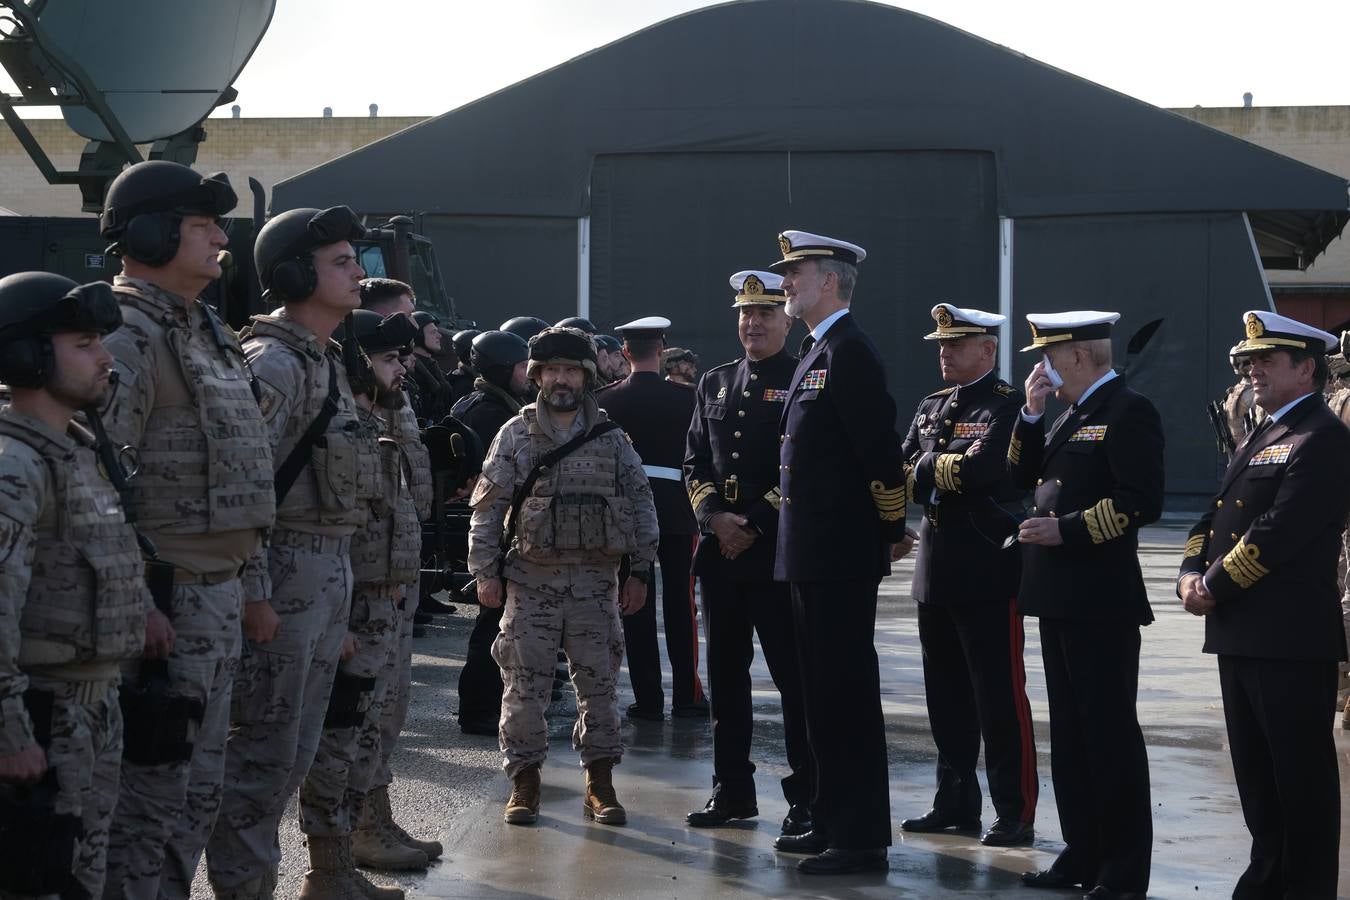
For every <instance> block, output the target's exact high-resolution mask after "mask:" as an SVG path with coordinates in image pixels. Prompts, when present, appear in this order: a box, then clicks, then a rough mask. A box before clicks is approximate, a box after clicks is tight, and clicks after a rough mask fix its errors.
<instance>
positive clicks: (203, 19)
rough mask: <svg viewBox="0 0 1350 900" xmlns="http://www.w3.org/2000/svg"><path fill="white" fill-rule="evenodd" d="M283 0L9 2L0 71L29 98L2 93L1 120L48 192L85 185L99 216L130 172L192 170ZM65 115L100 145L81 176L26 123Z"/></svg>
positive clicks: (89, 147) (0, 24)
mask: <svg viewBox="0 0 1350 900" xmlns="http://www.w3.org/2000/svg"><path fill="white" fill-rule="evenodd" d="M275 9H276V0H213V2H211V3H209V4H208V3H184V2H182V0H118V2H117V3H107V2H103V0H0V66H3V67H4V69H5V71H6V72H7V73H8V74H9V77H10V78H11V79H12V80H13V82H14V84H15V85H16V86H17V88H18V95H12V94H8V93H5V92H4V91H0V117H3V118H4V120H5V122H6V123H7V124H8V125H9V127H10V128H11V129H12V130H13V132H14V135H15V137H17V138H18V139H19V143H20V144H22V145H23V148H24V150H26V151H27V152H28V155H29V156H30V157H32V160H33V162H34V164H36V165H37V167H38V170H39V171H41V172H42V175H43V177H44V178H46V179H47V182H48V183H49V184H74V185H78V186H79V188H80V195H81V199H82V201H83V202H82V204H81V208H82V209H84V210H85V211H86V212H99V211H100V210H102V208H103V196H104V194H105V193H106V191H107V188H108V183H109V182H110V181H112V179H113V178H115V177H117V173H118V172H120V171H121V170H122V168H123V166H126V165H127V164H129V163H137V162H140V161H141V160H142V159H143V158H144V157H142V155H141V152H140V151H139V150H138V149H137V145H138V144H141V145H144V144H149V145H150V150H149V154H148V156H149V158H150V159H168V160H172V161H174V162H179V163H182V164H184V165H191V164H192V163H193V162H194V161H195V160H196V159H197V145H198V144H200V143H201V142H202V141H203V140H205V139H206V130H205V129H204V128H202V124H201V123H202V121H203V120H204V119H205V118H206V117H207V116H208V115H209V114H210V112H211V110H212V109H214V108H215V107H217V106H220V105H222V104H226V103H232V102H234V100H235V99H236V98H237V97H238V92H237V91H235V89H234V88H233V87H232V84H233V83H234V80H235V78H237V77H238V75H239V73H240V71H242V70H243V68H244V65H245V64H246V63H247V62H248V60H249V57H251V56H252V55H253V51H254V50H255V49H257V46H258V43H259V42H260V41H261V40H262V36H263V34H265V33H266V31H267V27H268V25H270V24H271V22H272V13H273V11H274V10H275ZM48 106H55V107H59V108H60V110H61V115H62V116H63V117H64V118H65V120H66V124H67V125H69V126H70V128H71V130H72V131H74V132H76V133H77V134H80V135H82V136H84V137H86V138H88V139H89V143H88V144H86V145H85V148H84V152H83V153H81V154H80V165H79V168H78V169H77V170H75V171H60V170H58V169H57V167H56V165H55V164H54V163H53V162H52V161H51V158H50V157H49V156H48V155H47V153H46V151H45V150H43V149H42V145H41V144H39V143H38V141H37V139H36V138H35V137H34V136H33V132H32V131H31V130H30V129H29V128H28V126H27V124H25V122H24V120H23V119H22V118H20V117H19V114H18V110H19V109H20V108H25V107H48Z"/></svg>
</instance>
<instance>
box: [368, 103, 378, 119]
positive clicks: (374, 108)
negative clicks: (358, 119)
mask: <svg viewBox="0 0 1350 900" xmlns="http://www.w3.org/2000/svg"><path fill="white" fill-rule="evenodd" d="M379 114H380V104H378V103H372V104H370V117H371V118H372V119H374V118H376V117H377V116H379Z"/></svg>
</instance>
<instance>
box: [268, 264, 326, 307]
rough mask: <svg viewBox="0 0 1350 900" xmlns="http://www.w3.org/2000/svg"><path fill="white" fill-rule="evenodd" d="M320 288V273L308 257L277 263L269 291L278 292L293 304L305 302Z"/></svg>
mask: <svg viewBox="0 0 1350 900" xmlns="http://www.w3.org/2000/svg"><path fill="white" fill-rule="evenodd" d="M318 286H319V276H318V273H317V272H315V271H314V262H313V261H312V260H310V259H309V258H308V257H302V258H300V259H288V260H284V261H282V262H280V263H277V266H276V268H275V269H273V270H272V282H271V284H269V285H268V290H272V291H276V292H277V293H279V294H281V295H282V296H283V297H285V298H286V299H287V300H290V301H292V302H294V301H298V300H304V299H305V298H306V297H308V296H309V295H310V294H312V293H314V289H315V288H317V287H318Z"/></svg>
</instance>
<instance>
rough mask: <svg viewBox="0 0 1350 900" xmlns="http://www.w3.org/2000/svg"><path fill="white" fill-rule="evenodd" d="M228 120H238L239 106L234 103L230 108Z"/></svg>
mask: <svg viewBox="0 0 1350 900" xmlns="http://www.w3.org/2000/svg"><path fill="white" fill-rule="evenodd" d="M230 118H231V119H237V118H239V104H238V103H236V104H235V105H234V106H231V107H230Z"/></svg>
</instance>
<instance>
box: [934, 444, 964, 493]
mask: <svg viewBox="0 0 1350 900" xmlns="http://www.w3.org/2000/svg"><path fill="white" fill-rule="evenodd" d="M960 471H961V454H960V453H940V454H938V458H937V460H935V461H934V463H933V482H934V483H935V484H936V485H937V486H938V490H941V491H949V492H953V493H959V492H960V490H961V479H960V478H958V477H957V475H958V474H959V473H960Z"/></svg>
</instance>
